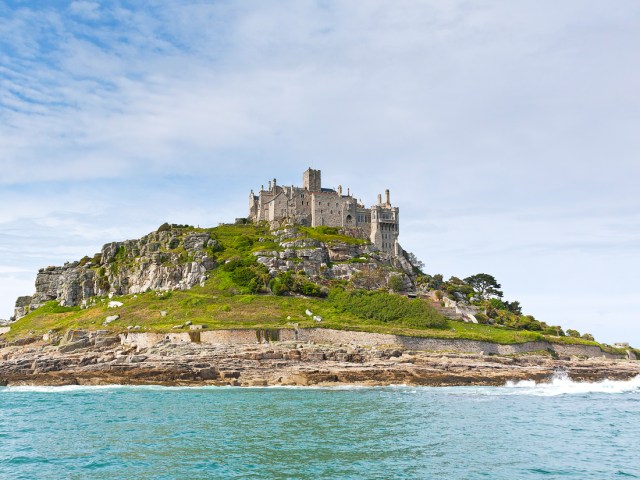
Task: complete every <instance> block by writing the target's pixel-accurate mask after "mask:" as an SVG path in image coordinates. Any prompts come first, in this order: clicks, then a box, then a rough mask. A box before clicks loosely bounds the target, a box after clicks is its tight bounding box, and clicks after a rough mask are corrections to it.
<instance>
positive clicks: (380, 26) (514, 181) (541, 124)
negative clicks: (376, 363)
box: [0, 0, 640, 346]
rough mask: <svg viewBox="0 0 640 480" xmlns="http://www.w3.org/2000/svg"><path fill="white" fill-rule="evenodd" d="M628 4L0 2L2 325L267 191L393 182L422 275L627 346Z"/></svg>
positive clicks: (632, 283) (632, 122) (635, 321)
mask: <svg viewBox="0 0 640 480" xmlns="http://www.w3.org/2000/svg"><path fill="white" fill-rule="evenodd" d="M639 27H640V3H639V2H637V1H636V0H618V1H616V2H602V1H600V0H564V1H562V2H557V1H551V0H543V1H541V0H521V1H518V2H505V1H497V0H495V1H493V0H479V1H465V0H434V1H418V0H413V1H405V0H393V1H379V0H366V1H365V0H353V1H344V0H343V1H329V0H322V1H307V0H295V1H286V0H285V1H277V2H275V1H269V0H256V1H243V2H234V1H218V2H215V1H209V2H203V1H190V0H181V1H170V0H166V1H146V2H140V1H135V2H134V1H131V2H129V1H110V2H95V1H88V0H83V1H62V0H60V1H47V0H40V1H38V2H34V1H17V0H13V1H2V0H0V206H1V208H0V317H1V318H8V317H9V316H10V315H12V309H13V303H14V302H15V298H16V297H17V296H18V295H29V294H32V293H33V292H34V290H35V288H34V280H35V275H36V273H37V270H38V268H41V267H45V266H48V265H60V264H63V263H64V262H66V261H72V260H76V259H79V258H81V257H83V256H84V255H87V254H93V253H96V252H98V251H100V248H101V246H102V245H103V244H104V243H107V242H111V241H118V240H124V239H129V238H138V237H140V236H142V235H144V234H146V233H148V232H150V231H152V230H155V229H156V228H157V227H158V226H159V225H160V224H162V223H163V222H166V221H168V222H170V223H180V224H183V223H188V224H192V225H200V226H215V225H217V224H218V223H220V222H229V221H233V220H234V219H235V218H236V217H242V216H246V215H247V207H248V194H249V191H250V190H251V189H254V190H258V189H259V187H260V185H263V184H264V185H266V184H267V182H268V180H269V179H273V178H277V179H278V183H279V184H285V185H291V184H295V185H300V184H301V183H302V172H303V171H304V170H305V169H306V168H308V167H313V168H319V169H321V170H322V179H323V186H326V187H336V186H337V185H342V186H343V187H344V188H345V189H346V188H347V187H349V188H350V189H351V192H352V193H354V194H355V196H356V197H358V198H361V199H362V201H363V202H364V203H365V204H373V203H375V201H376V197H377V194H378V193H382V192H383V191H384V189H386V188H389V189H390V191H391V201H392V203H393V204H394V205H395V206H398V207H399V208H400V215H401V225H400V243H401V245H402V246H403V247H404V248H405V249H406V250H408V251H411V252H413V253H415V254H416V255H417V256H418V257H419V258H420V259H421V260H422V261H423V262H424V263H425V271H427V272H428V273H431V274H435V273H441V274H443V275H444V276H445V277H447V278H448V277H450V276H452V275H455V276H458V277H461V278H464V277H466V276H469V275H472V274H475V273H481V272H482V273H489V274H492V275H494V276H495V277H496V278H497V280H498V281H499V282H500V283H501V284H502V287H503V291H504V294H505V299H508V300H518V301H520V302H521V304H522V305H523V307H524V312H525V313H528V314H532V315H534V316H535V317H536V318H537V319H539V320H542V321H545V322H547V323H549V324H560V325H562V326H563V327H565V328H574V329H577V330H579V331H580V332H581V333H582V332H589V333H592V334H593V335H595V336H596V339H598V340H600V341H603V342H607V343H613V342H617V341H628V342H631V343H632V344H633V345H636V346H640V328H639V326H640V280H639V276H638V273H637V270H638V267H639V266H640V193H639V185H638V183H639V182H640V158H639V156H640V134H639V133H638V132H640V95H639V93H638V92H639V91H638V85H640V48H638V46H639V45H640V28H639Z"/></svg>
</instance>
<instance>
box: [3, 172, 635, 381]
mask: <svg viewBox="0 0 640 480" xmlns="http://www.w3.org/2000/svg"><path fill="white" fill-rule="evenodd" d="M399 232H400V224H399V209H398V208H397V207H393V206H392V205H391V201H390V194H389V191H388V190H387V191H386V192H385V197H384V199H383V197H382V195H380V196H379V197H378V203H377V204H375V205H373V206H372V207H370V208H365V207H364V205H363V204H362V203H361V202H360V201H359V200H356V199H355V197H354V196H352V195H351V192H350V190H349V189H347V191H346V194H345V192H344V191H343V189H342V187H338V188H337V189H327V188H323V187H322V185H321V177H320V171H318V170H312V169H309V170H307V171H306V172H305V173H304V176H303V186H302V187H294V186H290V187H289V186H285V187H282V186H279V185H278V184H277V182H276V180H275V179H274V180H273V181H269V185H268V189H264V187H263V188H261V190H260V192H259V194H258V195H255V194H254V193H253V192H251V193H250V198H249V214H248V216H247V217H246V218H242V219H237V220H236V222H235V223H233V224H224V225H219V226H218V227H214V228H195V227H190V226H186V225H169V224H164V225H162V226H160V227H159V228H158V229H157V231H155V232H151V233H150V234H148V235H146V236H144V237H142V238H140V239H137V240H127V241H123V242H114V243H108V244H106V245H105V246H104V247H103V248H102V250H101V251H100V252H99V253H97V254H95V255H93V256H86V257H84V258H82V259H80V260H79V261H75V262H69V263H66V264H65V265H63V266H58V267H55V266H51V267H46V268H43V269H41V270H40V271H39V272H38V274H37V277H36V282H35V293H34V294H32V295H30V296H24V297H20V298H18V300H17V302H16V308H15V312H14V316H13V318H12V319H11V322H7V323H6V325H4V324H3V325H1V326H0V385H22V384H43V385H63V384H90V385H94V384H113V383H117V384H162V385H203V384H211V385H241V386H256V385H334V384H341V383H349V384H362V385H388V384H414V385H500V384H504V383H505V382H506V381H509V380H530V379H533V380H537V381H544V380H545V379H549V378H551V376H552V375H553V374H554V373H557V372H558V371H562V372H566V374H568V375H569V376H570V377H571V378H574V379H579V380H598V379H604V378H611V379H629V378H632V377H635V376H636V375H639V374H640V362H638V361H637V360H636V355H637V354H640V352H638V351H637V350H635V349H633V348H631V347H629V346H627V345H618V346H614V347H612V346H608V345H603V344H600V343H597V342H596V341H595V340H594V339H593V337H591V336H590V335H589V334H583V335H580V334H579V333H578V332H576V331H572V330H568V331H567V332H564V331H563V329H562V328H561V327H559V326H551V325H547V324H546V323H544V322H541V321H539V320H537V319H535V318H534V317H533V316H531V315H524V314H523V313H522V309H521V307H520V305H519V303H518V302H516V301H512V302H508V301H505V300H503V299H502V292H501V291H500V290H499V288H500V285H499V284H498V283H497V282H496V281H495V279H494V278H493V277H492V276H490V275H487V274H478V275H475V276H472V277H469V278H466V279H459V278H456V277H452V278H451V279H449V280H447V281H444V279H442V276H439V275H427V274H425V273H424V272H423V268H424V267H423V265H422V263H421V262H420V261H418V260H417V259H416V257H415V256H414V255H412V254H411V253H409V252H406V251H404V250H403V249H402V248H401V246H400V244H399V243H398V237H399Z"/></svg>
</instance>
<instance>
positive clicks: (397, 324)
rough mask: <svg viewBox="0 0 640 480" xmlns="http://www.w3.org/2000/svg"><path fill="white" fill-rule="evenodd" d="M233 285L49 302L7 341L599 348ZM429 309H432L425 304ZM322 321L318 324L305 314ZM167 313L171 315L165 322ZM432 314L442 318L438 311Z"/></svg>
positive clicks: (216, 280) (213, 284)
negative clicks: (192, 330) (390, 341)
mask: <svg viewBox="0 0 640 480" xmlns="http://www.w3.org/2000/svg"><path fill="white" fill-rule="evenodd" d="M223 278H224V277H223ZM230 287H232V285H230V284H228V283H225V282H223V281H221V279H220V277H217V276H214V277H212V278H211V279H210V280H208V281H207V283H206V284H205V286H203V287H201V286H196V287H193V288H192V289H191V290H187V291H176V292H168V293H165V294H160V295H159V294H157V293H156V292H147V293H142V294H138V295H125V296H119V297H114V298H113V300H118V301H120V302H122V303H123V304H124V305H123V306H122V307H120V308H108V307H107V305H108V303H109V299H107V298H99V299H97V303H96V304H95V305H94V306H91V307H89V308H87V309H84V310H81V309H80V308H79V307H70V308H69V307H60V306H58V305H57V304H56V303H55V302H49V303H47V304H46V305H44V306H43V307H41V308H39V309H37V310H35V311H33V312H31V313H30V314H29V315H27V316H26V317H24V318H22V319H20V320H19V321H18V322H16V323H15V324H13V325H12V328H11V331H10V332H9V333H7V334H5V336H6V337H7V338H8V339H14V338H19V337H24V336H28V335H30V334H35V335H42V334H44V333H46V332H48V331H50V330H55V331H58V332H64V331H66V330H69V329H86V330H100V329H108V330H112V331H114V332H124V331H127V327H128V326H130V325H131V326H135V325H139V326H140V327H141V330H142V331H147V332H168V331H174V332H175V331H184V330H186V329H187V328H188V327H183V329H182V330H177V329H173V328H172V327H174V326H175V325H183V324H184V323H185V322H186V321H191V322H192V323H194V324H205V325H206V326H207V328H208V329H230V328H234V329H235V328H247V329H253V328H287V327H289V328H291V327H292V326H293V325H294V324H298V326H299V327H307V328H308V327H322V328H333V329H337V330H353V331H361V332H372V333H385V334H394V335H407V336H415V337H430V338H443V339H454V338H458V339H468V340H479V341H487V342H493V343H500V344H513V343H523V342H528V341H535V340H547V341H550V342H555V343H574V344H585V345H598V346H600V344H598V343H596V342H591V341H588V340H583V339H580V338H572V337H552V336H547V335H543V334H541V333H538V332H530V331H526V330H509V329H505V328H499V327H492V326H489V325H478V324H472V323H464V322H460V321H451V320H449V321H447V322H446V327H445V328H427V327H424V328H422V327H415V326H408V325H406V324H405V323H404V322H403V321H402V319H400V320H398V321H386V322H385V321H380V320H375V319H370V318H364V317H363V316H360V315H357V314H355V313H353V312H345V311H344V309H342V308H340V306H339V305H335V304H333V303H332V302H331V300H330V299H322V298H311V297H302V296H282V297H280V296H275V295H245V294H237V295H233V294H231V293H230V292H229V290H228V289H229V288H230ZM425 307H427V308H431V307H429V306H427V305H425ZM306 310H309V311H311V312H312V313H313V314H314V315H319V316H321V317H322V322H321V323H317V322H315V321H314V320H313V319H312V318H310V317H309V316H308V315H306V313H305V311H306ZM161 311H166V312H167V315H166V316H165V317H163V316H162V315H161V313H160V312H161ZM114 314H118V315H120V319H119V320H116V321H114V322H112V323H110V324H109V325H108V326H103V325H102V322H103V321H104V319H105V318H106V317H107V316H109V315H114ZM431 314H432V315H438V313H437V312H435V311H433V312H432V313H431Z"/></svg>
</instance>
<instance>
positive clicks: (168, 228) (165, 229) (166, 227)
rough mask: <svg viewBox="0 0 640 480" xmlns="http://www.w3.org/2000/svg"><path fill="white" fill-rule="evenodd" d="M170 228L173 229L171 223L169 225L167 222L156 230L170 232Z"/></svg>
mask: <svg viewBox="0 0 640 480" xmlns="http://www.w3.org/2000/svg"><path fill="white" fill-rule="evenodd" d="M169 230H171V225H169V224H168V223H167V222H165V223H163V224H162V225H160V226H159V227H158V230H156V231H157V232H158V233H160V232H168V231H169Z"/></svg>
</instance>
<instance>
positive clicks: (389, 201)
mask: <svg viewBox="0 0 640 480" xmlns="http://www.w3.org/2000/svg"><path fill="white" fill-rule="evenodd" d="M384 195H385V198H386V204H387V206H388V207H390V206H391V195H390V193H389V189H388V188H387V189H386V190H385V191H384Z"/></svg>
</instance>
